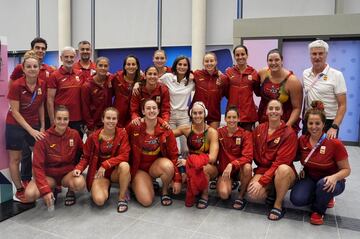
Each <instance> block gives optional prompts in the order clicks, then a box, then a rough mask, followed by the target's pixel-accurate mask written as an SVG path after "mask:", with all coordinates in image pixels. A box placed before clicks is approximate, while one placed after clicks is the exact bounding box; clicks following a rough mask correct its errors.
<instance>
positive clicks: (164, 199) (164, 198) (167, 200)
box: [160, 194, 173, 206]
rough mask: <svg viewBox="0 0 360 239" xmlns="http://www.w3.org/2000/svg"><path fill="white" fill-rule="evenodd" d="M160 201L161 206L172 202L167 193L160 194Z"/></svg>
mask: <svg viewBox="0 0 360 239" xmlns="http://www.w3.org/2000/svg"><path fill="white" fill-rule="evenodd" d="M160 201H161V205H163V206H170V205H171V204H172V203H173V201H172V199H171V197H170V196H169V195H167V194H164V195H162V196H160Z"/></svg>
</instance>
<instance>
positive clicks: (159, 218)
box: [141, 200, 213, 230]
mask: <svg viewBox="0 0 360 239" xmlns="http://www.w3.org/2000/svg"><path fill="white" fill-rule="evenodd" d="M212 208H213V207H212V206H209V207H208V208H207V209H202V210H201V209H197V208H196V207H195V206H194V207H191V208H188V207H185V203H184V201H179V200H173V204H172V205H171V206H168V207H164V206H162V205H161V204H160V203H158V204H157V205H156V207H154V208H153V209H152V210H151V211H148V212H147V213H145V214H144V215H143V216H142V217H141V220H144V221H147V222H153V223H158V224H162V225H166V226H174V227H178V228H181V229H185V230H196V229H197V228H198V227H199V225H200V224H201V223H202V222H203V221H204V219H205V218H206V217H207V216H208V214H209V213H210V211H211V209H212Z"/></svg>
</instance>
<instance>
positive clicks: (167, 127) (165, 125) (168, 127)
mask: <svg viewBox="0 0 360 239" xmlns="http://www.w3.org/2000/svg"><path fill="white" fill-rule="evenodd" d="M162 126H163V127H164V128H165V129H171V126H170V125H169V123H168V122H166V121H164V122H163V123H162Z"/></svg>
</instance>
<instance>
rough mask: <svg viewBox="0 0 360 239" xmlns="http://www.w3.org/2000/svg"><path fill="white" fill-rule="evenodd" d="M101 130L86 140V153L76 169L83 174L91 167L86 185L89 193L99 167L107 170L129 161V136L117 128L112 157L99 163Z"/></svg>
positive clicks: (122, 129) (123, 130)
mask: <svg viewBox="0 0 360 239" xmlns="http://www.w3.org/2000/svg"><path fill="white" fill-rule="evenodd" d="M101 130H102V129H99V130H97V131H95V132H94V133H92V134H91V135H90V137H89V138H88V139H87V140H86V143H85V145H84V153H83V155H82V156H81V159H80V162H79V163H78V164H77V165H76V167H75V169H78V170H80V171H81V172H82V171H84V170H85V168H86V167H87V166H88V165H89V169H88V173H87V177H86V185H87V189H88V190H89V191H90V189H91V186H92V183H93V180H94V176H95V174H96V171H97V170H98V169H99V167H98V165H101V166H102V167H103V168H105V169H106V170H107V169H110V168H113V167H116V166H118V165H119V164H120V163H121V162H128V161H129V153H130V144H129V140H128V135H127V133H126V131H125V129H124V128H116V132H115V138H114V146H113V148H112V152H111V157H110V158H109V159H107V160H105V161H103V162H99V151H100V150H99V147H100V142H99V135H100V132H101ZM100 163H101V164H100Z"/></svg>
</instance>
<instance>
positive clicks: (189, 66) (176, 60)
mask: <svg viewBox="0 0 360 239" xmlns="http://www.w3.org/2000/svg"><path fill="white" fill-rule="evenodd" d="M184 59H185V60H186V62H187V64H188V69H187V71H186V73H185V78H186V83H185V85H188V84H189V78H190V72H191V64H190V60H189V58H187V57H186V56H183V55H181V56H178V57H176V59H175V61H174V63H173V64H172V67H171V71H172V72H173V73H174V74H175V75H176V76H177V75H178V72H177V70H176V66H177V64H178V63H179V61H181V60H184Z"/></svg>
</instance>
